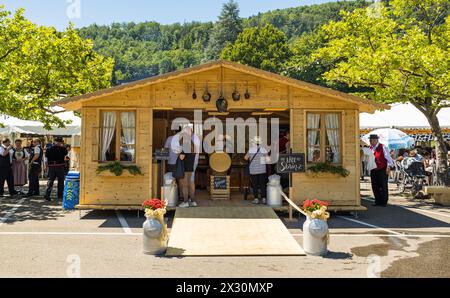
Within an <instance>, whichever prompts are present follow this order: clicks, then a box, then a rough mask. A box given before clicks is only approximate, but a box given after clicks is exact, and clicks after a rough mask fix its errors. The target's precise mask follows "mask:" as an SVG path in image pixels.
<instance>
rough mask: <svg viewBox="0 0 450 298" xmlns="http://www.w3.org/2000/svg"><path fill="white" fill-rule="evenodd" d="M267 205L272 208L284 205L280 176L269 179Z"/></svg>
mask: <svg viewBox="0 0 450 298" xmlns="http://www.w3.org/2000/svg"><path fill="white" fill-rule="evenodd" d="M267 205H268V206H270V207H277V206H282V205H283V200H282V198H281V177H280V176H278V175H272V176H270V177H269V183H268V184H267Z"/></svg>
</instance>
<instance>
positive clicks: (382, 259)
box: [0, 182, 450, 278]
mask: <svg viewBox="0 0 450 298" xmlns="http://www.w3.org/2000/svg"><path fill="white" fill-rule="evenodd" d="M361 186H362V197H363V205H365V206H366V207H367V208H368V211H367V212H359V213H358V214H357V217H355V214H345V213H339V214H333V216H332V218H331V219H330V220H329V226H330V233H331V237H330V244H329V250H330V253H329V254H328V255H327V256H326V257H312V256H307V257H185V258H167V257H159V256H149V255H145V254H143V253H142V237H141V233H142V224H143V222H144V218H143V214H142V213H140V216H139V217H138V213H137V212H123V211H122V212H115V211H89V212H88V211H82V212H79V211H63V210H62V208H61V202H56V201H53V202H46V201H44V200H43V199H41V198H31V199H21V198H0V277H185V278H191V277H194V278H202V277H219V278H220V277H222V278H225V277H261V278H263V277H272V278H275V277H362V278H365V277H447V278H448V277H450V208H448V207H440V206H436V205H433V204H432V202H431V201H430V200H414V199H410V198H408V197H405V196H402V195H399V194H398V192H397V191H396V190H395V185H390V187H391V199H390V205H389V206H388V207H386V208H383V207H373V206H371V204H372V201H371V192H370V189H369V188H370V187H369V184H368V183H367V182H366V183H362V184H361ZM279 216H280V218H281V219H282V221H283V222H284V224H285V225H286V227H287V228H288V229H289V231H290V232H291V233H292V235H293V236H294V238H295V239H296V240H297V241H298V242H299V243H300V244H302V230H301V227H302V225H303V221H304V218H302V217H299V218H298V219H296V220H294V221H289V220H288V218H287V214H283V213H279ZM167 220H168V226H169V229H170V227H171V223H172V220H173V213H169V214H168V215H167ZM218 233H220V231H218Z"/></svg>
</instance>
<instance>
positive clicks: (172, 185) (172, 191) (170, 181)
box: [163, 173, 178, 207]
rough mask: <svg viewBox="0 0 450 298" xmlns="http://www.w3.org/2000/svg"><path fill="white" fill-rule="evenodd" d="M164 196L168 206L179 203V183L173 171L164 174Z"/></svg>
mask: <svg viewBox="0 0 450 298" xmlns="http://www.w3.org/2000/svg"><path fill="white" fill-rule="evenodd" d="M163 198H164V201H166V205H167V207H176V206H177V204H178V185H177V181H176V179H175V178H173V176H172V173H167V174H165V175H164V186H163Z"/></svg>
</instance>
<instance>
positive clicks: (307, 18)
mask: <svg viewBox="0 0 450 298" xmlns="http://www.w3.org/2000/svg"><path fill="white" fill-rule="evenodd" d="M226 5H229V6H228V7H226ZM367 5H368V3H367V2H365V1H362V0H358V1H340V2H330V3H325V4H320V5H311V6H300V7H295V8H289V9H282V10H275V11H271V12H267V13H261V14H259V15H257V16H253V17H250V18H248V19H236V15H238V13H239V10H238V8H237V5H236V6H233V3H231V4H230V3H228V4H225V7H224V10H225V11H223V12H222V15H221V16H220V17H219V21H218V22H217V23H212V22H209V23H199V22H192V23H184V24H179V23H176V24H172V25H161V24H159V23H156V22H145V23H138V24H136V23H133V22H131V23H120V24H119V23H115V24H112V25H111V26H98V25H91V26H89V27H86V28H82V29H79V33H80V35H81V37H83V38H86V39H92V40H93V42H94V48H95V50H96V51H97V52H98V53H100V54H102V55H105V56H107V57H112V58H114V60H115V67H114V73H113V84H119V83H122V82H127V81H133V80H138V79H142V78H145V77H149V76H154V75H158V74H162V73H166V72H170V71H173V70H176V69H181V68H187V67H190V66H193V65H197V64H200V63H202V62H205V61H208V60H211V59H213V58H217V57H218V56H220V53H218V52H217V51H220V50H222V49H223V48H224V47H225V46H226V44H223V43H226V42H230V43H233V42H234V41H235V40H228V41H226V40H225V42H224V41H223V40H221V39H220V35H221V34H222V35H223V32H226V33H228V35H229V31H230V30H237V32H234V34H232V35H234V38H236V36H237V34H239V33H241V31H242V29H246V28H251V27H261V26H262V25H265V24H268V23H269V24H271V25H273V26H274V27H275V28H277V29H279V30H281V31H282V32H283V33H284V34H285V35H286V37H287V39H288V42H289V44H295V43H296V39H297V38H298V37H300V36H301V35H302V34H303V33H305V32H314V31H316V30H317V29H318V28H319V27H320V26H322V25H324V24H326V23H328V22H329V21H331V20H339V19H340V15H339V12H340V11H341V10H346V11H352V10H353V9H355V8H357V7H363V6H367ZM226 10H228V12H227V11H226ZM230 19H231V21H230ZM233 19H234V22H232V21H233ZM227 24H228V28H227ZM236 24H241V25H242V28H239V25H236ZM231 25H232V26H231ZM231 28H233V29H231ZM218 36H219V37H218ZM217 44H219V49H216V48H217ZM222 44H223V45H222ZM214 46H215V47H214ZM214 51H215V53H214ZM211 52H213V53H211Z"/></svg>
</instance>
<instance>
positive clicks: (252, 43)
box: [221, 24, 290, 73]
mask: <svg viewBox="0 0 450 298" xmlns="http://www.w3.org/2000/svg"><path fill="white" fill-rule="evenodd" d="M221 57H222V59H226V60H230V61H235V62H239V63H242V64H246V65H249V66H253V67H256V68H259V69H263V70H267V71H271V72H274V73H279V72H281V71H282V70H283V69H284V64H285V63H286V61H287V60H288V59H289V57H290V49H289V45H288V42H287V38H286V35H285V34H284V33H283V32H282V31H280V30H278V29H276V28H275V27H274V26H272V25H270V24H266V25H265V26H264V27H262V28H247V29H245V30H244V31H243V32H242V33H241V34H239V36H238V38H237V40H236V42H235V43H234V44H229V45H228V46H227V47H226V48H225V49H224V50H223V52H222V55H221Z"/></svg>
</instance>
